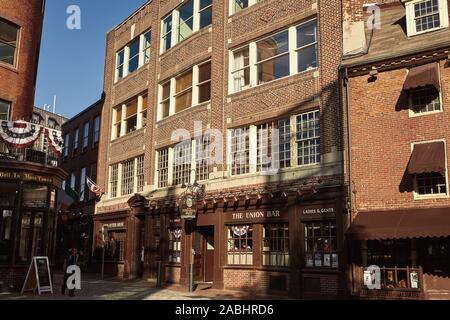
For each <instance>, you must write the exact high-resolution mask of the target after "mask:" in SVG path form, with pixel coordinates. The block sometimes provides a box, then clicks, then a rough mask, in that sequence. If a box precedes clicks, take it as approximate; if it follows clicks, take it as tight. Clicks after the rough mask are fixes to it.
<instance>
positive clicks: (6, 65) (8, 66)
mask: <svg viewBox="0 0 450 320" xmlns="http://www.w3.org/2000/svg"><path fill="white" fill-rule="evenodd" d="M0 67H1V68H4V69H7V70H9V71H12V72H14V73H17V74H18V73H19V70H18V68H17V66H13V65H11V64H9V63H5V62H0Z"/></svg>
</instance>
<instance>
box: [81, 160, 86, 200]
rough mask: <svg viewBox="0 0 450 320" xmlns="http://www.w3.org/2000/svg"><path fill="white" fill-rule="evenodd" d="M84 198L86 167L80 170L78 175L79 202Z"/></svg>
mask: <svg viewBox="0 0 450 320" xmlns="http://www.w3.org/2000/svg"><path fill="white" fill-rule="evenodd" d="M85 199H87V197H86V167H84V168H82V169H81V173H80V201H84V200H85Z"/></svg>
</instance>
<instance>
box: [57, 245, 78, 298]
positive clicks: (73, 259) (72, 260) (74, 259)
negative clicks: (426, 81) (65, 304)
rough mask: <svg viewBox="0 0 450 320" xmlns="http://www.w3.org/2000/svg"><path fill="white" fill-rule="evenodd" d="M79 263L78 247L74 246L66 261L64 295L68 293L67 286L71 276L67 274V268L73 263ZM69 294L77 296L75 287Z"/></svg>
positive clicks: (62, 290)
mask: <svg viewBox="0 0 450 320" xmlns="http://www.w3.org/2000/svg"><path fill="white" fill-rule="evenodd" d="M77 264H78V249H77V248H72V250H71V252H70V255H69V256H68V257H67V259H66V261H65V262H64V280H63V284H62V289H61V292H62V294H63V295H64V294H65V293H66V288H67V279H68V278H69V276H70V275H69V274H67V268H69V266H72V265H77ZM69 296H71V297H74V296H75V289H73V290H69Z"/></svg>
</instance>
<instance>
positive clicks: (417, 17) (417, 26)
mask: <svg viewBox="0 0 450 320" xmlns="http://www.w3.org/2000/svg"><path fill="white" fill-rule="evenodd" d="M405 5H406V20H407V31H408V36H414V35H418V34H422V33H425V32H429V31H434V30H438V29H442V28H447V27H448V5H447V0H411V1H408V2H406V3H405Z"/></svg>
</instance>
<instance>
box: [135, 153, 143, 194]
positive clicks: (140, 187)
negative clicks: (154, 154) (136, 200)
mask: <svg viewBox="0 0 450 320" xmlns="http://www.w3.org/2000/svg"><path fill="white" fill-rule="evenodd" d="M136 179H137V192H142V191H144V156H140V157H137V159H136Z"/></svg>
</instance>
